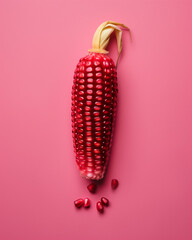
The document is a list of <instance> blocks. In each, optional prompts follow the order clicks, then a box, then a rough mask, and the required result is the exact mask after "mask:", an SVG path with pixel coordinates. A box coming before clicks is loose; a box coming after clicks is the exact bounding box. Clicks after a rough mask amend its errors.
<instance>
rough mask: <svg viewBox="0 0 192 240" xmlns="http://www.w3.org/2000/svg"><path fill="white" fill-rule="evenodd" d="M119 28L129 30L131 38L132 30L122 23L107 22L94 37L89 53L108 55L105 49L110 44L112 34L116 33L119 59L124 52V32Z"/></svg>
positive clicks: (98, 29)
mask: <svg viewBox="0 0 192 240" xmlns="http://www.w3.org/2000/svg"><path fill="white" fill-rule="evenodd" d="M119 26H120V27H122V28H125V29H127V30H128V31H129V33H130V37H131V32H130V29H129V28H128V27H127V26H126V25H124V24H122V23H117V22H113V21H106V22H104V23H102V24H101V25H100V26H99V27H98V28H97V30H96V32H95V34H94V36H93V42H92V49H89V50H88V51H89V52H97V53H104V54H107V53H108V51H107V50H106V49H105V48H106V47H107V45H108V43H109V40H110V36H111V34H112V33H113V32H115V35H116V39H117V47H118V59H119V56H120V54H121V51H122V30H121V28H119ZM118 59H117V61H118Z"/></svg>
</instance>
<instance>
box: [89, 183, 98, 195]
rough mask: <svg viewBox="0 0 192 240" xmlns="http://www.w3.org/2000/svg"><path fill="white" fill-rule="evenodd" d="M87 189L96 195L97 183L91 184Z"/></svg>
mask: <svg viewBox="0 0 192 240" xmlns="http://www.w3.org/2000/svg"><path fill="white" fill-rule="evenodd" d="M87 189H88V190H89V192H91V193H95V192H96V190H97V185H96V183H90V184H89V185H88V186H87Z"/></svg>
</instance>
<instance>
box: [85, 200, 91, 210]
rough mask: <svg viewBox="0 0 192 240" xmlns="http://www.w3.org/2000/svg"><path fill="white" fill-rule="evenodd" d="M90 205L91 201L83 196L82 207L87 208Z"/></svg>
mask: <svg viewBox="0 0 192 240" xmlns="http://www.w3.org/2000/svg"><path fill="white" fill-rule="evenodd" d="M90 205H91V202H90V200H89V198H85V199H84V207H85V208H89V207H90Z"/></svg>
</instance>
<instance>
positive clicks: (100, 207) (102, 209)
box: [96, 201, 104, 213]
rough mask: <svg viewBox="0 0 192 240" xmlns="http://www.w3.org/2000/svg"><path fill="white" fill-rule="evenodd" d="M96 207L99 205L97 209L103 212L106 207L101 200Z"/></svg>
mask: <svg viewBox="0 0 192 240" xmlns="http://www.w3.org/2000/svg"><path fill="white" fill-rule="evenodd" d="M96 207H97V210H98V211H99V212H100V213H103V211H104V208H103V205H102V203H101V202H100V201H99V202H97V204H96Z"/></svg>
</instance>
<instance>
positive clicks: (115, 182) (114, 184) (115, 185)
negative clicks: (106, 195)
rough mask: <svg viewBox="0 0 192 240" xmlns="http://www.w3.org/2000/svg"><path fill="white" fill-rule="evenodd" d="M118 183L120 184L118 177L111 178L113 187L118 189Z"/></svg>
mask: <svg viewBox="0 0 192 240" xmlns="http://www.w3.org/2000/svg"><path fill="white" fill-rule="evenodd" d="M118 185H119V182H118V180H117V179H112V180H111V187H112V189H116V188H117V187H118Z"/></svg>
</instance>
